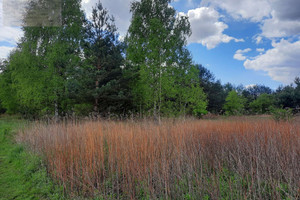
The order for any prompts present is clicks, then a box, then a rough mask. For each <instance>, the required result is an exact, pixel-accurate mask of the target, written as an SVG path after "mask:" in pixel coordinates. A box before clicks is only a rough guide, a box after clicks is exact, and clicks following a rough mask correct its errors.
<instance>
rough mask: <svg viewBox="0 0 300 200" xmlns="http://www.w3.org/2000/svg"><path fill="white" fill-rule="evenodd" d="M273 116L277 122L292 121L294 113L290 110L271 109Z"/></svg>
mask: <svg viewBox="0 0 300 200" xmlns="http://www.w3.org/2000/svg"><path fill="white" fill-rule="evenodd" d="M271 114H272V117H273V119H274V120H275V121H290V120H291V119H292V117H293V112H292V109H290V108H285V109H283V108H271Z"/></svg>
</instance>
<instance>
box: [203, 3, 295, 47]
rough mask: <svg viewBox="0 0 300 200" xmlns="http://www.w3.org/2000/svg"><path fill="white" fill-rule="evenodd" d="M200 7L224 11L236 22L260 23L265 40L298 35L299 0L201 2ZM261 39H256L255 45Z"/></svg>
mask: <svg viewBox="0 0 300 200" xmlns="http://www.w3.org/2000/svg"><path fill="white" fill-rule="evenodd" d="M201 5H202V6H208V5H210V6H213V7H218V8H221V9H223V10H226V12H227V13H228V14H230V15H231V16H232V17H233V18H235V19H237V20H240V19H246V20H250V21H253V22H258V23H261V30H262V34H261V35H262V36H264V37H267V38H280V37H289V36H294V35H300V12H299V10H300V1H299V0H222V1H220V0H203V1H202V2H201ZM261 39H262V38H261V37H257V43H260V41H261Z"/></svg>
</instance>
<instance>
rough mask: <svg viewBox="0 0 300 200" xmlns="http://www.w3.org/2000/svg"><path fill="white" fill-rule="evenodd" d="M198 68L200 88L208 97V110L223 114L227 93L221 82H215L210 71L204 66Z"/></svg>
mask: <svg viewBox="0 0 300 200" xmlns="http://www.w3.org/2000/svg"><path fill="white" fill-rule="evenodd" d="M196 67H197V68H198V69H199V79H200V86H201V87H203V91H204V92H205V94H206V95H207V100H208V105H207V110H208V111H209V112H211V113H221V111H222V109H223V105H224V103H225V98H226V96H227V94H226V91H225V90H224V88H223V86H222V84H221V82H220V81H219V80H217V81H215V77H214V75H213V74H212V73H211V72H210V71H209V70H208V69H206V68H205V67H203V66H202V65H196ZM231 90H232V89H231ZM231 90H230V91H231Z"/></svg>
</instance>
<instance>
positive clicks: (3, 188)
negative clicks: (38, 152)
mask: <svg viewBox="0 0 300 200" xmlns="http://www.w3.org/2000/svg"><path fill="white" fill-rule="evenodd" d="M22 124H23V125H24V121H21V120H12V119H0V199H3V200H4V199H5V200H8V199H22V200H25V199H66V198H64V197H63V192H62V189H60V188H58V187H56V186H54V184H53V183H52V182H51V180H50V179H49V178H48V177H47V172H46V169H45V167H44V166H43V164H42V162H41V159H40V158H39V157H37V156H35V155H32V154H30V153H28V152H27V151H25V150H24V148H23V147H22V146H20V145H18V144H15V143H14V142H13V133H14V131H13V130H16V129H17V128H19V127H20V125H22Z"/></svg>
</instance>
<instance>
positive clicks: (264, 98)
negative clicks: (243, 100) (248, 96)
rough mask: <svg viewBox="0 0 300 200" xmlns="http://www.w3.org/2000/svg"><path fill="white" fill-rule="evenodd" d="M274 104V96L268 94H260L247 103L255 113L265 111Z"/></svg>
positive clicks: (263, 112)
mask: <svg viewBox="0 0 300 200" xmlns="http://www.w3.org/2000/svg"><path fill="white" fill-rule="evenodd" d="M273 105H274V97H273V96H272V95H270V94H261V95H259V96H258V98H257V99H256V100H254V101H252V102H251V103H250V104H249V107H250V109H251V110H252V112H253V113H256V114H265V113H267V112H268V111H269V110H270V109H269V108H270V107H272V106H273Z"/></svg>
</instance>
